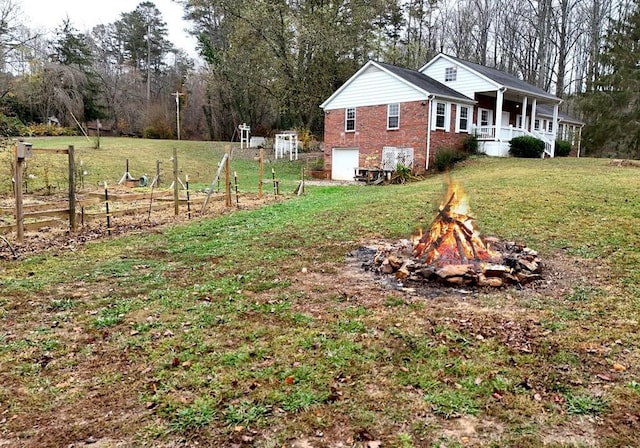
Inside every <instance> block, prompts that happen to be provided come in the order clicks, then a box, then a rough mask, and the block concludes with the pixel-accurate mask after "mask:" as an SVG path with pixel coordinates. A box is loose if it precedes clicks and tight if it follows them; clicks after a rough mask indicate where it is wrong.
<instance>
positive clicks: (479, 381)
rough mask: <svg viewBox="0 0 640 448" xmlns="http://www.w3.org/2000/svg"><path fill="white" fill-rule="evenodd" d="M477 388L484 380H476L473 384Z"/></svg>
mask: <svg viewBox="0 0 640 448" xmlns="http://www.w3.org/2000/svg"><path fill="white" fill-rule="evenodd" d="M473 383H474V384H475V385H476V386H479V385H481V384H482V378H480V377H477V378H476V380H475V381H474V382H473Z"/></svg>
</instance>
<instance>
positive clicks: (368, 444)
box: [367, 440, 382, 448]
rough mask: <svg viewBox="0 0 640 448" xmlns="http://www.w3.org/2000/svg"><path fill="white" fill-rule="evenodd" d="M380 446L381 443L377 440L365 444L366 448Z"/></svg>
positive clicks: (378, 447)
mask: <svg viewBox="0 0 640 448" xmlns="http://www.w3.org/2000/svg"><path fill="white" fill-rule="evenodd" d="M381 446H382V442H381V441H379V440H372V441H371V442H367V448H380V447H381Z"/></svg>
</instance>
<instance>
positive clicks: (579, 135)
mask: <svg viewBox="0 0 640 448" xmlns="http://www.w3.org/2000/svg"><path fill="white" fill-rule="evenodd" d="M583 126H584V125H583ZM581 143H582V126H580V128H579V129H578V157H580V145H581Z"/></svg>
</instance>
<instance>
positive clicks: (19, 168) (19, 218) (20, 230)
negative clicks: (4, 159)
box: [13, 148, 24, 243]
mask: <svg viewBox="0 0 640 448" xmlns="http://www.w3.org/2000/svg"><path fill="white" fill-rule="evenodd" d="M15 161H16V163H15V172H14V174H13V178H14V179H15V182H16V183H15V192H16V236H17V238H18V242H19V243H22V242H23V241H24V211H23V209H22V172H23V171H24V158H22V157H18V150H17V148H16V158H15Z"/></svg>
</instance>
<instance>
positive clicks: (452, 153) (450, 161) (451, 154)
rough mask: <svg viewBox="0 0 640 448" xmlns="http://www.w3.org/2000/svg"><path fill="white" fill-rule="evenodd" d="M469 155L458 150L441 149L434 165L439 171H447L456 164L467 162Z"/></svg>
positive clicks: (437, 153)
mask: <svg viewBox="0 0 640 448" xmlns="http://www.w3.org/2000/svg"><path fill="white" fill-rule="evenodd" d="M467 157H468V154H467V153H465V152H462V151H458V150H457V149H452V148H440V149H438V151H437V152H436V158H435V161H434V165H435V168H436V170H437V171H440V172H442V171H446V170H448V169H449V168H452V167H453V166H454V165H455V164H456V163H458V162H461V161H463V160H466V159H467Z"/></svg>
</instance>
